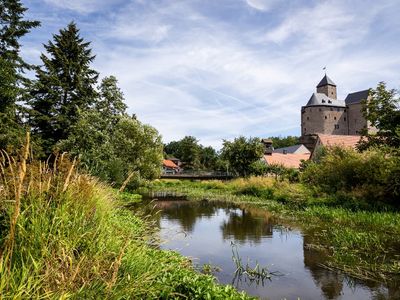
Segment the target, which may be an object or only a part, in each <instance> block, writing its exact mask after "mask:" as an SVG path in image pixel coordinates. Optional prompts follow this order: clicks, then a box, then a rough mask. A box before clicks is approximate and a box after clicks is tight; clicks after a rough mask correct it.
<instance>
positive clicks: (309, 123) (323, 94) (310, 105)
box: [301, 74, 348, 136]
mask: <svg viewBox="0 0 400 300" xmlns="http://www.w3.org/2000/svg"><path fill="white" fill-rule="evenodd" d="M318 133H321V134H337V135H346V134H348V118H347V111H346V103H345V101H343V100H338V99H337V94H336V84H335V83H334V82H333V81H332V79H330V78H329V77H328V76H327V75H326V74H325V76H324V77H323V78H322V80H321V81H320V82H319V84H318V85H317V92H316V93H313V94H312V95H311V97H310V99H309V100H308V102H307V104H306V105H305V106H302V108H301V135H302V136H304V135H310V134H318Z"/></svg>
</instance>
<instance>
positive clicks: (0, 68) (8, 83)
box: [0, 56, 24, 151]
mask: <svg viewBox="0 0 400 300" xmlns="http://www.w3.org/2000/svg"><path fill="white" fill-rule="evenodd" d="M18 94H19V88H18V87H17V74H16V72H15V68H14V67H13V65H12V63H11V62H9V61H7V60H5V59H3V58H2V57H1V56H0V99H1V101H0V149H8V150H9V151H12V150H13V149H15V148H16V147H19V145H20V144H21V143H20V142H21V140H22V137H23V136H24V133H23V128H22V125H21V123H20V118H19V117H18V115H17V107H16V104H15V101H16V99H17V97H18Z"/></svg>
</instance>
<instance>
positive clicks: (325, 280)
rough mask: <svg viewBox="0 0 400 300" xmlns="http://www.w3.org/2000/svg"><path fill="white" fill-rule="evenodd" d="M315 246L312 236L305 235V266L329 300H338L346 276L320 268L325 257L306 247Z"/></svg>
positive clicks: (319, 252)
mask: <svg viewBox="0 0 400 300" xmlns="http://www.w3.org/2000/svg"><path fill="white" fill-rule="evenodd" d="M308 244H313V243H312V241H311V236H309V235H305V236H304V238H303V246H304V265H305V267H306V268H307V269H309V270H310V271H311V275H312V277H313V278H314V281H315V283H316V285H317V286H319V287H320V288H321V291H322V293H323V294H324V296H325V297H326V298H327V299H337V298H339V296H340V293H341V292H342V289H343V280H344V275H343V274H339V273H336V272H333V271H330V270H328V269H324V268H323V267H321V266H320V264H321V263H324V260H325V257H324V256H323V255H322V253H321V251H316V250H314V249H308V247H306V245H308Z"/></svg>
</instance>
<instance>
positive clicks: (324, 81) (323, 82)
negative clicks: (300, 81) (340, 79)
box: [317, 74, 336, 88]
mask: <svg viewBox="0 0 400 300" xmlns="http://www.w3.org/2000/svg"><path fill="white" fill-rule="evenodd" d="M325 85H333V86H336V84H335V83H334V82H333V80H332V79H330V78H329V77H328V75H326V74H325V76H324V78H322V79H321V81H320V82H319V83H318V85H317V88H319V87H322V86H325Z"/></svg>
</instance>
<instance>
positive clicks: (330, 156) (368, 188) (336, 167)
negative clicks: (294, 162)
mask: <svg viewBox="0 0 400 300" xmlns="http://www.w3.org/2000/svg"><path fill="white" fill-rule="evenodd" d="M399 176H400V158H399V155H398V153H397V152H396V151H393V150H391V149H387V148H373V149H369V150H367V151H365V152H362V153H359V152H357V151H355V150H352V149H345V148H340V147H333V148H328V149H326V153H325V154H324V155H323V156H322V157H320V159H319V162H311V163H309V164H308V165H307V166H306V167H305V170H304V172H303V173H302V175H301V180H302V181H303V182H305V183H307V184H308V185H311V186H314V187H318V188H319V189H321V190H322V191H324V192H326V193H330V194H338V193H346V194H350V195H351V197H350V198H354V199H358V200H361V199H362V200H365V201H367V202H369V203H373V202H375V203H374V204H377V203H376V201H381V202H384V203H387V204H392V205H397V206H399V204H400V203H398V202H396V201H398V200H397V198H398V196H399V195H400V180H399Z"/></svg>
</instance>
